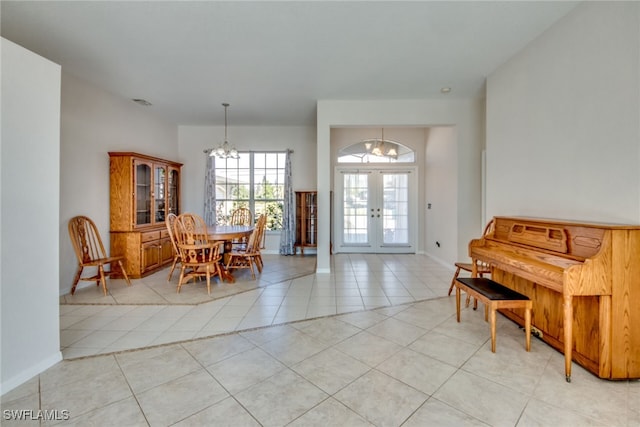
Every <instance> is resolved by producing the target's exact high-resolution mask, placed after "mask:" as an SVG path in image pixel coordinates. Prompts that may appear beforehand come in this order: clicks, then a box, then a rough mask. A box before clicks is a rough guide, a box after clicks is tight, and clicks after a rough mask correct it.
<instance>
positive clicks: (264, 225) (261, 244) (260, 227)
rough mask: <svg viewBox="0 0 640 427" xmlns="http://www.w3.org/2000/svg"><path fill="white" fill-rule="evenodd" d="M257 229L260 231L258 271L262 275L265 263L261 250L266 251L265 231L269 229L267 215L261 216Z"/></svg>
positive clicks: (257, 244)
mask: <svg viewBox="0 0 640 427" xmlns="http://www.w3.org/2000/svg"><path fill="white" fill-rule="evenodd" d="M256 228H257V229H258V236H257V243H256V247H255V249H256V252H257V254H256V257H255V260H256V266H257V267H258V271H259V272H260V273H262V268H263V266H264V265H263V262H262V252H261V250H262V249H264V231H265V230H266V228H267V215H266V214H262V215H260V217H259V218H258V222H257V223H256Z"/></svg>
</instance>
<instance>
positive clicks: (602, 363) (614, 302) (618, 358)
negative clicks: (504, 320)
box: [469, 217, 640, 381]
mask: <svg viewBox="0 0 640 427" xmlns="http://www.w3.org/2000/svg"><path fill="white" fill-rule="evenodd" d="M469 256H470V257H471V258H472V259H473V260H478V261H482V262H485V263H488V264H489V265H490V266H491V270H492V279H493V280H494V281H496V282H498V283H501V284H503V285H505V286H507V287H509V288H511V289H514V290H516V291H518V292H520V293H523V294H525V295H527V296H529V298H531V299H532V300H533V310H532V318H531V324H532V326H533V327H534V328H536V329H537V330H538V331H540V332H541V334H540V335H541V338H542V339H543V340H544V341H545V342H547V343H548V344H550V345H551V346H552V347H554V348H555V349H557V350H559V351H561V352H563V353H564V355H565V375H566V379H567V381H571V361H572V360H575V361H576V362H577V363H578V364H580V365H581V366H583V367H584V368H586V369H587V370H589V371H591V372H592V373H594V374H595V375H597V376H598V377H600V378H607V379H627V378H640V225H618V224H598V223H581V222H573V221H563V220H553V219H536V218H520V217H494V218H493V224H492V226H491V227H490V228H489V230H488V232H487V233H486V234H485V235H484V236H483V237H482V238H480V239H474V240H472V241H471V242H470V243H469ZM474 264H475V263H474ZM503 314H504V315H505V316H507V317H508V318H510V319H512V320H514V321H515V322H517V323H518V324H520V325H523V324H524V310H504V311H503Z"/></svg>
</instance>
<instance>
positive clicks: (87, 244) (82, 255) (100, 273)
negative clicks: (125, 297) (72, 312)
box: [68, 215, 131, 296]
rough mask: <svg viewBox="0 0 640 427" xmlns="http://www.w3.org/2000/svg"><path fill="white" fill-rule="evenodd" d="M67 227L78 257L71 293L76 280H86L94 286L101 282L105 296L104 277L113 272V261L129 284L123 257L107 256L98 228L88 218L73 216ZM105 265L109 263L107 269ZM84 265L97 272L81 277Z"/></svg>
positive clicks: (105, 283)
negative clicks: (93, 283)
mask: <svg viewBox="0 0 640 427" xmlns="http://www.w3.org/2000/svg"><path fill="white" fill-rule="evenodd" d="M68 228H69V237H70V238H71V244H72V245H73V250H74V251H75V253H76V257H77V258H78V269H77V271H76V275H75V278H74V279H73V285H72V286H71V295H73V294H74V293H75V292H76V286H78V281H80V280H86V281H90V282H96V286H99V285H100V283H102V292H103V293H104V295H105V296H106V295H107V281H106V277H110V276H111V274H113V273H115V271H114V270H113V264H114V263H116V264H118V267H119V269H120V272H121V273H122V275H123V276H124V279H125V280H126V281H127V285H128V286H131V281H130V280H129V277H128V276H127V272H126V270H125V269H124V267H123V265H122V260H123V259H124V257H122V256H107V253H106V251H105V250H104V245H103V244H102V239H101V238H100V233H99V232H98V228H97V227H96V224H95V223H94V222H93V221H92V220H91V219H90V218H88V217H86V216H82V215H80V216H75V217H73V218H71V219H70V220H69V224H68ZM105 265H109V271H105V270H104V266H105ZM85 267H96V268H97V269H98V270H97V273H96V274H95V275H94V276H90V277H82V271H83V270H84V268H85Z"/></svg>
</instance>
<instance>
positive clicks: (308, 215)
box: [294, 191, 318, 254]
mask: <svg viewBox="0 0 640 427" xmlns="http://www.w3.org/2000/svg"><path fill="white" fill-rule="evenodd" d="M317 246H318V192H317V191H296V243H295V245H294V251H295V252H297V251H298V248H300V252H301V253H302V254H304V248H316V247H317ZM295 252H294V253H295Z"/></svg>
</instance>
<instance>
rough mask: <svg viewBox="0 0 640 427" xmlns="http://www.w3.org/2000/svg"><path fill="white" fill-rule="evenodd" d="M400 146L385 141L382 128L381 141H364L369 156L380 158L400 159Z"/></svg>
mask: <svg viewBox="0 0 640 427" xmlns="http://www.w3.org/2000/svg"><path fill="white" fill-rule="evenodd" d="M397 147H398V145H397V144H395V143H393V142H391V141H387V140H385V139H384V128H382V137H381V138H380V139H368V140H366V141H364V148H365V150H366V152H367V154H372V155H374V156H378V157H391V158H394V159H396V158H397V157H398V150H397Z"/></svg>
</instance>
